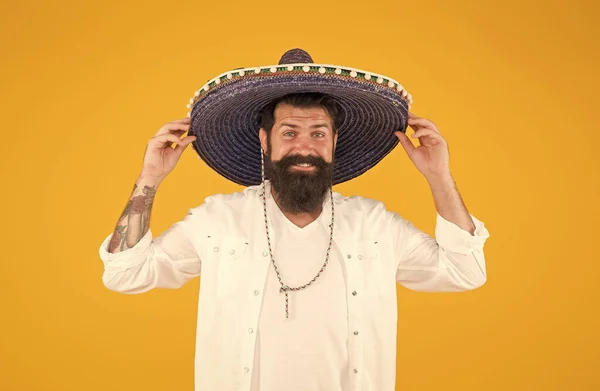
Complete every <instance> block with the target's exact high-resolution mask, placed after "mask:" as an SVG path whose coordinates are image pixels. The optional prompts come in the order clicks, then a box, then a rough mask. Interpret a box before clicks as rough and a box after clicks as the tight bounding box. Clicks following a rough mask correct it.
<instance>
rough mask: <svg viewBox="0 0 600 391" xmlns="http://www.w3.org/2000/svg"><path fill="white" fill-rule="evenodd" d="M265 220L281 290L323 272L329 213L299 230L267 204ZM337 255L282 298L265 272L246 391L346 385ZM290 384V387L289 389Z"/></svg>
mask: <svg viewBox="0 0 600 391" xmlns="http://www.w3.org/2000/svg"><path fill="white" fill-rule="evenodd" d="M268 207H269V209H268V212H267V215H268V216H269V217H270V218H271V222H272V224H273V228H274V229H273V231H274V232H269V236H270V237H271V244H272V246H273V257H274V258H275V261H276V263H277V268H278V270H279V273H280V274H281V277H282V280H283V282H284V284H287V285H289V286H291V287H297V286H301V285H304V284H306V283H308V282H309V281H311V280H312V279H313V278H314V277H315V275H316V274H317V273H318V272H319V270H321V268H322V267H323V263H324V261H325V255H326V253H327V247H328V245H329V235H330V230H329V224H330V223H331V210H330V209H329V208H328V209H327V210H325V211H323V213H322V214H321V215H320V216H319V218H318V219H317V220H315V221H314V222H312V223H311V224H309V225H308V226H306V227H304V228H299V227H298V226H296V225H295V224H293V223H292V222H291V221H290V220H288V219H287V218H286V217H285V215H284V214H283V213H282V212H281V210H280V209H279V208H278V207H277V204H275V202H273V200H272V199H270V200H269V203H268ZM340 258H341V256H340V252H339V249H337V247H336V246H332V249H331V252H330V258H329V262H328V265H327V267H326V268H325V271H324V272H323V273H322V274H321V275H320V276H319V278H318V279H317V280H316V281H315V282H314V283H313V284H312V285H311V286H310V287H308V288H307V289H303V290H301V291H296V292H290V293H289V308H290V317H289V319H286V318H285V295H284V294H282V293H280V292H279V288H280V284H279V280H278V279H277V275H276V273H275V269H274V267H273V265H270V266H269V271H268V274H267V281H266V285H265V293H264V299H263V305H262V310H261V314H260V319H259V326H258V333H259V335H258V336H257V346H256V357H255V360H254V368H253V369H254V374H253V382H252V387H251V390H252V391H259V390H260V391H281V390H287V389H290V390H305V391H319V390H328V391H342V390H344V389H345V388H346V387H345V384H346V382H347V381H348V375H349V373H348V350H347V343H348V307H347V306H348V304H347V302H346V294H345V292H346V283H345V280H344V275H343V271H342V268H341V260H340ZM274 374H276V376H273V375H274ZM290 384H291V385H292V386H290Z"/></svg>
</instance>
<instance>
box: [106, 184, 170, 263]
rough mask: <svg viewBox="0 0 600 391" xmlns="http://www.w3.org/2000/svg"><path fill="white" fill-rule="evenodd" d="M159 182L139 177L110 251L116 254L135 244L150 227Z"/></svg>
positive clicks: (119, 221) (118, 222) (116, 230)
mask: <svg viewBox="0 0 600 391" xmlns="http://www.w3.org/2000/svg"><path fill="white" fill-rule="evenodd" d="M158 185H159V182H157V181H153V180H149V179H145V178H142V177H140V178H138V180H137V181H136V183H135V185H134V188H133V192H132V193H131V197H130V198H129V201H128V203H127V206H126V207H125V209H124V210H123V213H122V214H121V217H119V220H118V221H117V225H116V228H115V231H114V232H113V236H112V239H111V241H110V245H109V248H108V251H109V252H110V253H113V254H116V253H119V252H121V251H125V250H127V249H130V248H132V247H133V246H135V245H136V244H137V243H138V242H139V241H140V239H141V238H142V237H143V236H144V235H145V234H146V233H147V232H148V229H149V228H150V215H151V212H152V206H153V203H154V196H155V194H156V189H157V188H158Z"/></svg>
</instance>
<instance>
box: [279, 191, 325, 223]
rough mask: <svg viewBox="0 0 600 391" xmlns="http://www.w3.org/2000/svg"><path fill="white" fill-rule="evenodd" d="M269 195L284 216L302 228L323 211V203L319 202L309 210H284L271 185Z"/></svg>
mask: <svg viewBox="0 0 600 391" xmlns="http://www.w3.org/2000/svg"><path fill="white" fill-rule="evenodd" d="M271 195H272V196H273V199H274V200H275V203H276V204H277V206H278V207H279V209H280V210H281V212H282V213H283V214H284V216H285V217H287V218H288V220H290V221H291V222H292V223H294V224H295V225H297V226H298V227H300V228H304V227H306V226H307V225H309V224H310V223H312V222H313V221H315V220H316V219H317V218H318V217H319V216H320V215H321V212H322V211H323V204H319V205H318V206H317V207H316V208H315V209H313V210H311V211H308V212H300V213H292V212H289V211H287V210H285V209H284V208H283V207H282V206H281V203H280V202H279V199H278V197H277V193H276V192H275V190H274V189H273V188H272V187H271Z"/></svg>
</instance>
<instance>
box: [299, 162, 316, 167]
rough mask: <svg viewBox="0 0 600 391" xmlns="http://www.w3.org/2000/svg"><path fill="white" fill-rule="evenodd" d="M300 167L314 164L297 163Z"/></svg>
mask: <svg viewBox="0 0 600 391" xmlns="http://www.w3.org/2000/svg"><path fill="white" fill-rule="evenodd" d="M296 165H297V166H298V167H312V164H309V163H300V164H296Z"/></svg>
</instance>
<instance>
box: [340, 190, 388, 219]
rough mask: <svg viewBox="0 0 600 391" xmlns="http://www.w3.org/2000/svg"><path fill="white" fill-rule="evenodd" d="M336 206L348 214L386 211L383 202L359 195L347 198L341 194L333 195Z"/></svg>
mask: <svg viewBox="0 0 600 391" xmlns="http://www.w3.org/2000/svg"><path fill="white" fill-rule="evenodd" d="M333 199H334V202H335V206H339V207H340V208H341V209H342V210H344V211H348V212H355V213H356V212H362V213H367V214H368V213H374V212H378V211H382V210H386V207H385V204H384V203H383V202H382V201H379V200H376V199H373V198H367V197H362V196H358V195H353V196H345V195H342V194H340V193H336V192H334V193H333Z"/></svg>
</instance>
